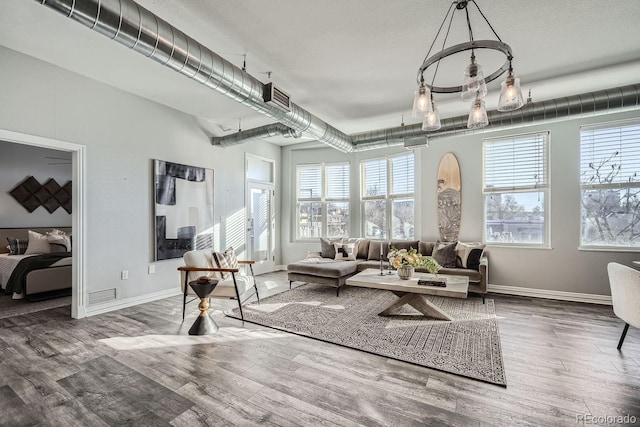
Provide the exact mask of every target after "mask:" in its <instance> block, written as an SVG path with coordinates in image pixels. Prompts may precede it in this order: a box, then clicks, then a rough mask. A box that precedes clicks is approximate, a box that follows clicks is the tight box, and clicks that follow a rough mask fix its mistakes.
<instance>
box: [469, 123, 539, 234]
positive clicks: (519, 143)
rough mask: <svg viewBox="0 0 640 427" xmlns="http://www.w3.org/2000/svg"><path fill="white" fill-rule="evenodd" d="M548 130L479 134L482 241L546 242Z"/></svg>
mask: <svg viewBox="0 0 640 427" xmlns="http://www.w3.org/2000/svg"><path fill="white" fill-rule="evenodd" d="M548 145H549V133H548V132H539V133H533V134H526V135H517V136H510V137H505V138H492V139H485V140H484V141H483V145H482V156H483V165H484V169H483V170H484V173H483V193H484V223H485V224H484V241H485V242H486V243H487V244H500V245H513V246H533V247H548V246H549V221H548V200H549V179H548V175H549V157H548Z"/></svg>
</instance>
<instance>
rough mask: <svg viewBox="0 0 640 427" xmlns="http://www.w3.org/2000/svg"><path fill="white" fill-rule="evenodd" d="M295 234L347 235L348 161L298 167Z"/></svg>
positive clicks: (331, 236)
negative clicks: (296, 224)
mask: <svg viewBox="0 0 640 427" xmlns="http://www.w3.org/2000/svg"><path fill="white" fill-rule="evenodd" d="M296 181H297V191H296V194H297V203H296V212H297V217H298V227H297V234H296V238H297V239H300V240H304V239H313V238H317V237H327V238H338V237H348V236H349V196H350V194H349V163H326V164H325V163H320V164H307V165H298V167H297V179H296Z"/></svg>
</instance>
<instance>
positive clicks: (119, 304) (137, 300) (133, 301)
mask: <svg viewBox="0 0 640 427" xmlns="http://www.w3.org/2000/svg"><path fill="white" fill-rule="evenodd" d="M176 295H182V291H181V290H180V288H175V289H168V290H166V291H160V292H154V293H152V294H147V295H141V296H138V297H131V298H127V299H123V300H118V301H111V302H109V303H106V304H100V305H96V306H95V307H87V309H86V312H85V314H86V315H87V317H89V316H95V315H96V314H104V313H108V312H110V311H115V310H120V309H122V308H127V307H133V306H134V305H139V304H144V303H147V302H152V301H157V300H159V299H163V298H169V297H173V296H176Z"/></svg>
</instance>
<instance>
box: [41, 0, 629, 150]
mask: <svg viewBox="0 0 640 427" xmlns="http://www.w3.org/2000/svg"><path fill="white" fill-rule="evenodd" d="M36 1H38V2H39V3H41V4H43V5H45V6H48V7H50V8H51V9H54V10H56V11H58V12H60V13H62V14H64V15H66V16H67V17H69V18H71V19H73V20H74V21H77V22H79V23H81V24H82V25H84V26H86V27H88V28H91V29H93V30H95V31H97V32H99V33H101V34H103V35H105V36H107V37H109V38H111V39H114V40H116V41H118V42H119V43H121V44H123V45H125V46H127V47H129V48H131V49H133V50H135V51H136V52H139V53H141V54H143V55H145V56H147V57H149V58H151V59H153V60H154V61H156V62H159V63H161V64H163V65H166V66H167V67H169V68H171V69H173V70H175V71H178V72H179V73H181V74H183V75H185V76H187V77H189V78H192V79H194V80H196V81H198V82H199V83H202V84H204V85H205V86H207V87H209V88H211V89H213V90H216V91H217V92H220V93H222V94H224V95H226V96H228V97H229V98H231V99H234V100H236V101H238V102H240V103H242V104H244V105H246V106H248V107H250V108H252V109H254V110H256V111H258V112H260V113H262V114H265V115H267V116H269V117H272V118H273V119H275V120H277V121H278V122H280V123H281V124H282V125H284V128H288V129H289V130H288V131H284V132H285V133H287V134H291V132H294V133H298V132H305V133H307V134H309V135H312V136H314V137H315V138H317V139H318V140H319V141H320V142H323V143H325V144H327V145H329V146H331V147H333V148H335V149H337V150H340V151H342V152H351V151H354V150H356V151H365V150H372V149H376V148H383V147H390V146H397V145H417V144H407V141H410V140H413V141H416V138H425V137H426V138H428V139H435V138H439V137H444V136H447V135H452V134H464V133H482V132H489V131H492V130H495V129H505V128H509V127H521V126H526V125H528V124H533V123H536V122H539V121H542V120H544V121H550V120H562V119H565V118H568V117H580V116H587V115H597V114H606V113H608V112H610V111H613V110H618V109H633V108H640V85H637V84H636V85H629V86H624V87H620V88H613V89H607V90H601V91H597V92H591V93H586V94H582V95H574V96H568V97H564V98H558V99H552V100H548V101H542V102H536V103H531V104H528V105H526V106H525V107H523V108H522V109H520V110H516V111H512V112H505V113H500V112H497V111H491V112H489V113H488V117H489V123H490V125H489V126H488V127H486V128H484V129H481V130H469V129H467V127H466V123H467V116H466V115H465V116H458V117H453V118H449V119H444V120H442V128H441V129H440V130H438V131H435V132H424V131H422V129H421V125H420V124H415V125H409V126H399V127H395V128H388V129H382V130H376V131H371V132H364V133H359V134H355V135H346V134H345V133H343V132H341V131H340V130H338V129H336V128H335V127H333V126H331V125H329V124H328V123H326V122H324V121H323V120H321V119H319V118H318V117H316V116H314V115H313V114H311V113H310V112H308V111H306V110H304V109H303V108H301V107H299V106H298V105H296V104H295V103H293V102H291V103H290V107H291V109H290V111H287V110H286V109H284V108H282V107H281V106H279V105H277V104H276V103H266V102H265V101H264V99H265V93H266V92H265V91H266V88H265V85H264V84H263V83H262V82H260V81H259V80H257V79H256V78H254V77H252V76H251V75H249V74H248V73H246V72H244V71H242V70H241V69H240V68H238V67H236V66H235V65H233V64H231V63H230V62H228V61H226V60H225V59H223V58H222V57H220V56H219V55H217V54H216V53H214V52H213V51H211V50H209V49H208V48H206V47H205V46H203V45H201V44H200V43H198V42H197V41H195V40H193V39H192V38H191V37H189V36H187V35H185V34H184V33H183V32H182V31H180V30H178V29H176V28H175V27H173V26H171V25H170V24H169V23H167V22H166V21H164V20H162V19H160V18H159V17H157V16H155V15H154V14H152V13H151V12H149V11H148V10H146V9H144V8H143V7H141V6H139V5H138V4H136V3H135V2H133V1H132V0H36ZM267 98H268V96H267ZM270 126H276V127H275V128H270ZM267 128H268V129H267ZM274 129H283V128H278V127H277V125H267V126H263V127H260V128H257V129H252V130H247V131H244V132H239V133H238V134H236V135H230V136H227V137H222V138H220V139H217V138H214V139H213V141H212V142H213V143H214V144H216V142H217V145H220V146H229V145H236V144H240V143H242V142H244V141H246V140H247V138H249V139H255V138H260V137H261V136H259V135H260V134H262V135H263V136H262V137H266V136H274V135H277V133H276V134H271V133H272V132H274V131H275V130H274ZM290 131H291V132H290ZM277 132H280V130H278V131H277ZM280 134H282V133H280Z"/></svg>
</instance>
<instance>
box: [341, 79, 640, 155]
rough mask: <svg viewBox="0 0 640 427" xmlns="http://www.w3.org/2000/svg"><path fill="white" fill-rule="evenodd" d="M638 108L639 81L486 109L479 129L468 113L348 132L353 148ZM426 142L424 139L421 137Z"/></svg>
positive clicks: (489, 130) (393, 144) (639, 101)
mask: <svg viewBox="0 0 640 427" xmlns="http://www.w3.org/2000/svg"><path fill="white" fill-rule="evenodd" d="M639 108H640V84H633V85H628V86H622V87H617V88H612V89H605V90H600V91H597V92H590V93H584V94H580V95H573V96H567V97H563V98H557V99H550V100H547V101H540V102H532V103H529V104H526V105H525V106H524V107H523V108H521V109H519V110H515V111H510V112H505V113H501V112H499V111H489V112H487V116H488V118H489V123H490V124H489V126H487V127H485V128H483V129H479V130H469V129H467V118H468V116H466V115H464V116H457V117H451V118H448V119H443V120H442V127H441V128H440V129H439V130H437V131H434V132H425V131H423V130H422V129H421V128H422V125H421V124H420V123H417V124H414V125H409V126H398V127H395V128H389V129H382V130H377V131H372V132H364V133H359V134H355V135H351V141H352V142H353V144H354V146H355V151H367V150H373V149H377V148H384V147H391V146H397V145H405V146H412V145H414V146H417V145H416V144H407V141H408V140H412V139H416V138H420V137H423V138H424V137H425V136H426V137H427V138H428V139H429V140H432V139H436V138H442V137H446V136H450V135H460V134H468V133H483V132H491V131H493V130H497V129H509V128H516V127H522V126H528V125H532V124H534V123H537V122H541V121H545V122H549V121H556V120H565V119H568V118H578V117H586V116H595V115H600V114H607V113H610V112H614V111H620V110H632V109H639ZM425 143H426V141H425Z"/></svg>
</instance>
